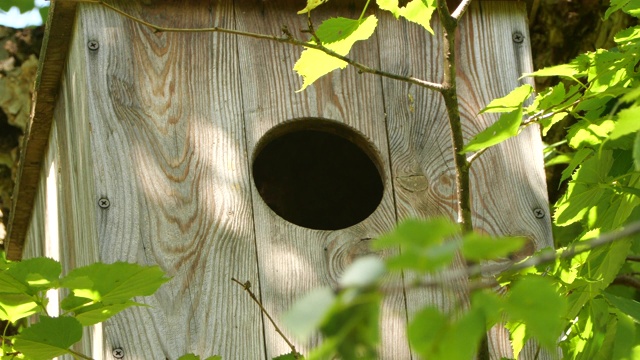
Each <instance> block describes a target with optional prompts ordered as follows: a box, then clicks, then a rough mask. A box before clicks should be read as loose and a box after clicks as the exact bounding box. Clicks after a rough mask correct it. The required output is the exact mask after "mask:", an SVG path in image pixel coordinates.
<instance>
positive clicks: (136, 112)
mask: <svg viewBox="0 0 640 360" xmlns="http://www.w3.org/2000/svg"><path fill="white" fill-rule="evenodd" d="M233 3H234V2H232V1H231V0H225V1H220V2H215V3H210V2H206V1H202V2H184V1H177V0H176V1H168V0H167V1H162V2H160V3H159V2H154V4H153V5H144V4H143V3H135V2H129V1H125V0H122V1H119V2H117V3H116V4H115V5H116V6H118V7H120V8H122V9H123V10H125V11H127V12H128V13H131V14H132V15H134V16H139V17H141V18H144V19H145V20H147V21H149V22H152V23H155V24H158V25H162V26H169V27H190V28H199V27H200V28H202V27H213V26H220V27H228V28H237V29H239V30H246V31H254V32H259V33H267V34H274V35H278V34H280V33H281V27H282V25H287V26H288V28H289V29H291V30H292V31H294V32H296V31H298V30H299V29H304V28H306V26H307V25H306V18H305V17H303V16H297V15H295V11H296V10H299V8H300V4H299V2H298V1H293V0H287V1H278V2H277V4H275V2H264V1H259V0H253V1H247V2H241V3H239V2H235V7H234V4H233ZM186 4H189V6H186ZM341 5H343V6H342V7H341V8H340V10H339V13H340V15H342V16H350V17H357V16H358V15H359V11H360V10H359V9H360V8H359V7H358V6H355V7H354V6H351V5H352V3H351V2H344V3H341ZM78 8H79V16H78V20H77V22H76V29H77V32H76V34H75V35H74V39H73V42H72V45H71V52H70V55H69V62H68V64H69V65H68V67H67V71H66V72H65V74H64V80H63V82H62V92H61V96H60V98H59V101H58V104H57V108H56V112H55V114H56V115H55V117H56V120H55V121H56V128H55V130H54V131H53V132H52V135H51V136H52V139H53V138H54V137H55V140H52V141H51V142H50V144H49V147H50V150H49V151H50V152H51V155H48V156H49V157H50V159H49V158H48V159H49V160H47V161H48V162H47V163H49V162H50V161H53V162H57V164H58V165H57V166H58V168H59V171H58V173H59V174H58V179H57V184H58V185H57V188H58V192H59V193H58V199H57V203H58V212H59V214H60V218H61V219H62V220H61V221H60V223H59V234H60V238H61V239H63V241H62V244H61V250H60V252H61V254H62V257H63V258H64V259H66V260H65V261H66V262H65V265H64V266H65V269H69V268H72V267H75V266H80V265H84V264H86V263H88V262H91V261H95V259H96V258H97V259H99V260H100V261H104V262H113V261H131V262H139V263H143V264H159V265H160V266H161V267H162V268H163V269H164V270H165V271H166V272H167V273H168V274H169V275H170V276H173V279H172V280H171V282H169V283H167V284H166V285H164V286H163V287H162V288H161V290H160V291H159V292H158V293H156V294H155V295H154V296H152V297H148V298H145V299H139V300H140V301H143V302H145V303H147V304H149V305H151V306H152V307H151V308H136V309H130V310H127V311H125V312H123V313H121V314H120V315H118V316H116V317H115V318H114V319H113V320H111V321H109V322H107V323H106V324H105V326H104V344H100V341H97V342H96V341H94V342H93V344H91V343H90V342H86V343H85V344H83V345H81V346H80V347H79V350H84V351H83V352H84V353H89V352H93V353H95V352H96V351H98V354H101V355H103V356H104V358H111V350H112V348H114V347H121V348H123V349H124V351H125V356H127V358H134V359H136V358H140V359H142V358H145V359H146V358H165V357H166V358H170V359H173V358H177V357H178V356H180V355H182V354H185V353H188V352H194V353H196V354H200V355H205V356H208V355H213V354H220V355H223V357H224V358H227V359H254V358H270V357H272V356H276V355H279V354H281V353H284V352H287V351H289V349H288V348H287V347H286V345H285V344H284V342H283V341H282V339H281V338H280V337H279V336H278V335H277V334H276V333H275V331H274V330H273V328H272V327H271V325H270V324H268V323H267V322H264V324H263V319H262V316H261V314H260V312H259V310H258V308H257V306H256V305H255V304H253V303H252V302H251V301H250V299H249V298H248V296H247V295H246V294H245V293H244V292H243V291H242V289H241V288H240V287H238V286H237V285H235V284H234V283H232V282H231V281H230V278H231V277H232V276H233V277H236V278H238V279H240V280H241V281H245V280H249V281H251V283H252V284H253V287H252V288H253V290H254V291H255V292H256V294H258V295H259V296H260V297H261V300H262V302H263V303H264V306H265V308H266V309H267V310H268V311H269V312H270V313H271V314H272V315H273V316H274V317H275V318H276V319H277V318H278V317H279V315H281V314H282V313H283V312H284V311H285V310H287V309H288V308H290V306H291V305H292V304H293V302H294V301H295V300H296V299H297V298H299V297H300V296H302V295H304V294H305V293H306V292H307V291H308V290H311V289H312V288H315V287H318V286H322V285H328V286H333V287H335V286H336V281H337V279H338V277H339V276H340V274H341V272H342V271H343V270H344V268H345V267H347V266H348V265H349V264H350V263H351V262H352V261H353V260H355V259H356V258H357V257H359V256H361V255H365V254H369V253H370V252H371V251H370V249H369V248H368V245H367V243H368V239H370V238H374V237H376V236H377V235H379V234H381V233H382V232H384V231H387V230H389V229H391V228H392V227H393V225H394V224H395V223H396V222H397V220H398V218H399V219H402V218H406V217H412V216H413V217H416V216H417V217H433V216H440V215H444V216H450V217H453V215H454V214H455V182H454V176H453V171H454V169H453V154H452V153H451V140H450V132H449V130H448V125H447V122H446V112H445V109H444V105H443V103H442V101H441V100H440V97H439V95H438V94H435V93H432V92H428V91H425V90H423V89H418V88H416V87H415V86H409V85H406V84H404V83H400V82H396V81H393V80H388V79H381V78H378V77H375V76H372V75H359V74H357V72H356V71H354V70H353V69H347V70H346V71H341V72H334V73H332V74H330V75H329V76H327V77H325V78H323V79H320V80H319V81H318V82H317V83H316V84H315V85H313V86H312V87H310V88H308V89H307V90H305V91H304V92H302V93H295V92H294V91H295V90H297V89H298V88H299V87H300V85H301V79H300V78H299V77H298V76H297V75H296V74H295V73H294V72H292V70H291V69H292V67H293V64H294V62H295V61H296V59H297V57H298V55H299V52H300V50H299V49H294V48H292V47H290V46H289V45H283V44H278V43H274V42H266V41H264V40H256V39H251V38H243V37H235V36H230V35H225V34H216V33H154V32H153V31H151V30H150V29H148V28H145V27H144V26H141V25H138V24H135V23H133V22H132V21H131V20H128V19H125V18H124V17H122V16H120V15H118V14H116V13H114V12H112V11H110V10H107V9H105V8H103V7H100V6H98V5H95V4H80V5H78ZM371 11H373V10H371ZM337 14H338V10H336V9H335V8H333V10H332V8H331V7H326V6H325V7H324V8H322V7H321V8H319V9H318V10H317V11H314V19H316V18H317V20H320V19H324V18H326V17H328V16H335V15H337ZM377 15H378V17H379V19H380V20H379V27H380V28H379V29H378V31H377V34H381V36H380V37H378V35H374V38H373V39H371V40H370V41H368V42H363V43H359V44H357V45H356V47H355V48H354V50H353V51H352V53H351V56H353V57H354V58H355V59H357V60H359V61H361V62H363V63H366V64H368V65H371V66H372V67H380V68H382V69H384V70H388V71H392V72H395V73H400V74H403V75H412V76H416V77H422V78H424V79H427V80H432V81H439V80H440V79H441V76H442V69H441V62H442V51H441V47H440V45H438V42H437V41H436V39H437V38H434V37H431V36H430V35H428V34H426V33H425V32H424V30H422V29H420V28H418V27H417V26H413V25H411V24H408V23H407V22H405V21H396V20H395V19H393V18H392V17H390V16H387V14H386V13H384V14H383V13H379V14H377ZM494 16H495V18H494ZM465 18H466V20H465V22H464V24H463V25H462V27H461V29H460V35H459V37H460V46H459V49H458V51H459V54H460V55H459V64H458V69H459V81H460V82H459V86H460V90H459V91H460V99H461V111H462V115H463V117H464V119H465V122H466V123H465V136H466V137H467V138H470V137H471V136H473V135H474V134H476V133H477V132H479V131H480V130H482V129H484V128H485V127H486V126H488V125H489V124H490V123H491V122H492V121H495V119H496V118H495V117H493V116H482V117H476V114H477V113H478V111H479V110H480V109H481V108H482V107H484V105H486V103H488V102H489V101H490V100H491V99H492V98H495V97H498V96H502V95H504V94H506V93H507V92H509V91H510V90H511V89H513V88H514V87H516V86H517V85H518V80H517V78H518V76H519V73H520V72H523V71H528V70H529V69H530V65H529V54H528V51H529V48H528V45H526V44H527V42H526V39H525V43H523V44H513V43H512V40H511V38H512V33H513V31H516V30H518V31H521V32H522V33H523V34H525V36H526V27H525V24H524V21H525V16H524V14H523V7H519V6H517V4H513V3H512V4H508V3H503V2H496V3H491V2H482V3H481V4H476V5H474V7H472V8H471V9H470V11H469V13H468V14H467V16H465ZM434 28H436V29H437V26H434ZM90 40H95V41H97V42H98V43H99V49H98V50H96V51H92V50H89V49H88V48H87V43H88V41H90ZM497 44H499V45H497ZM385 49H386V50H389V49H392V50H391V51H385ZM507 69H508V71H507ZM308 117H317V118H326V119H331V120H335V121H338V122H341V123H343V124H346V125H348V126H350V127H352V128H354V129H356V130H357V131H358V132H360V133H362V134H363V135H364V136H365V137H366V138H367V139H368V140H369V141H370V142H371V144H372V146H373V147H374V148H375V149H376V150H377V152H378V157H379V159H380V160H381V171H382V172H383V177H384V182H385V191H384V195H383V200H382V203H381V204H380V206H379V207H378V209H377V210H376V211H375V212H374V213H373V214H372V215H371V216H370V217H369V218H368V219H366V220H365V221H363V222H362V223H360V224H357V225H354V226H352V227H349V228H346V229H343V230H337V231H320V230H311V229H306V228H302V227H299V226H296V225H293V224H291V223H289V222H287V221H285V220H284V219H282V218H280V217H279V216H277V215H276V214H275V213H274V212H273V211H271V210H270V209H269V207H268V206H267V205H266V204H265V203H264V201H263V200H262V199H261V197H260V195H259V194H258V192H257V190H256V188H255V186H254V184H253V181H252V179H251V168H250V164H251V157H252V156H253V152H254V150H255V148H256V145H257V144H258V142H259V141H260V139H261V137H262V136H263V135H264V134H265V133H266V132H267V131H268V130H270V129H271V128H272V127H274V126H276V125H278V124H281V123H283V122H285V121H288V120H292V119H301V118H308ZM53 154H55V156H54V155H53ZM541 156H542V155H541V143H540V139H539V136H538V135H537V131H536V129H535V128H533V127H530V128H529V129H528V130H526V131H525V132H523V134H521V135H520V136H519V137H518V138H517V139H516V140H513V141H509V142H507V143H505V144H504V145H500V146H498V147H496V148H495V149H492V150H490V151H488V152H487V153H486V154H485V155H484V156H483V157H482V158H481V160H478V161H477V162H476V163H474V169H473V189H472V193H473V206H474V210H475V217H474V219H475V221H476V224H477V228H479V229H480V230H481V231H485V232H487V233H490V234H496V235H503V234H508V235H525V236H527V237H528V238H529V239H531V241H532V246H531V249H530V250H533V249H534V248H535V249H539V248H542V247H545V246H549V245H551V235H550V234H551V233H550V225H549V218H548V216H546V217H545V218H544V219H540V220H539V219H536V218H535V217H534V215H533V209H535V208H538V207H540V208H543V209H546V208H547V206H546V198H545V196H546V195H545V194H546V190H545V184H544V177H543V168H542V159H541ZM43 171H44V170H43ZM44 175H46V174H44V173H42V176H43V177H44ZM42 181H44V180H41V182H42ZM43 186H44V185H41V187H43ZM41 192H45V193H46V191H45V190H41ZM38 196H39V197H40V198H42V200H38V205H37V206H36V208H35V210H34V216H33V219H34V220H33V221H32V224H31V227H32V229H31V230H30V233H32V234H33V235H30V239H38V238H39V237H40V238H41V236H42V234H43V232H44V230H43V229H44V228H43V227H44V225H43V224H44V223H43V221H44V211H46V206H47V204H46V201H45V200H44V197H43V196H46V195H38ZM103 197H104V198H108V199H109V200H110V204H111V206H110V207H109V208H108V209H100V208H98V206H97V201H98V199H100V198H103ZM29 246H30V247H33V249H34V250H29V253H28V254H29V255H38V254H42V252H37V251H36V249H37V248H38V247H39V246H41V245H37V244H36V243H35V241H34V244H33V245H29ZM26 254H27V253H25V255H26ZM74 261H75V263H74ZM455 266H456V267H457V268H464V266H465V265H464V264H463V263H462V262H461V261H460V262H458V263H457V264H456V265H455ZM465 286H466V284H465V282H464V281H457V282H451V283H448V284H446V286H445V287H444V288H443V289H442V290H434V289H430V290H429V291H426V290H425V291H412V292H409V293H408V298H407V300H406V301H405V299H404V296H403V294H397V295H395V296H390V297H389V298H388V299H387V300H386V302H385V306H384V310H383V316H382V318H383V320H382V324H381V327H382V329H383V346H382V348H381V358H387V359H409V358H410V353H409V348H408V344H407V341H406V338H405V336H404V331H405V330H404V328H405V325H406V323H405V322H406V315H405V314H406V311H407V310H406V309H405V304H406V303H408V304H409V309H408V311H409V313H410V314H411V313H414V312H415V311H416V309H417V308H418V307H419V306H420V305H423V304H427V303H428V304H434V305H437V306H440V307H441V308H444V309H452V308H454V307H456V306H464V304H466V303H467V301H468V300H467V291H466V288H465ZM504 335H505V334H504V333H501V332H500V330H499V329H496V333H495V334H494V336H492V342H491V344H492V346H494V353H493V355H494V357H497V358H499V357H500V356H502V355H505V356H507V355H509V354H510V346H509V344H508V343H507V342H506V340H508V338H505V336H504ZM97 338H99V336H97ZM98 340H99V339H98ZM318 340H319V339H318V338H315V339H313V341H312V344H313V343H314V342H317V341H318ZM312 344H303V345H302V346H299V349H300V350H302V351H304V350H305V349H308V347H309V346H310V345H312ZM101 345H104V346H103V347H101ZM99 351H102V353H99ZM525 351H530V352H529V353H528V354H533V353H534V352H535V348H533V347H531V348H530V349H529V350H525ZM96 357H100V356H96Z"/></svg>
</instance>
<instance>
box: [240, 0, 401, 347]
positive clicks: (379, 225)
mask: <svg viewBox="0 0 640 360" xmlns="http://www.w3.org/2000/svg"><path fill="white" fill-rule="evenodd" d="M342 4H343V5H345V8H346V9H344V10H343V11H340V12H338V11H337V10H335V9H334V8H331V7H325V8H324V9H323V8H322V7H320V8H318V9H316V10H315V11H314V13H313V16H314V21H315V22H316V24H319V19H326V18H327V17H329V16H337V15H338V14H340V15H341V16H346V17H351V18H354V17H355V18H357V17H358V16H359V14H360V13H359V12H360V11H361V9H362V7H360V6H353V2H350V1H349V2H343V3H342ZM299 7H300V2H298V1H289V2H286V3H285V2H279V3H278V5H277V6H276V5H274V4H273V3H269V2H263V1H258V0H254V1H247V2H242V5H240V4H238V3H236V16H237V18H236V23H237V27H238V29H239V30H243V31H251V32H257V33H266V34H274V35H278V34H280V33H281V27H282V26H283V25H285V26H287V27H288V28H289V29H290V31H292V32H293V33H295V34H298V33H299V31H300V29H306V28H307V24H306V18H305V17H304V16H298V15H296V12H295V10H298V8H299ZM238 44H239V46H238V50H239V53H240V56H239V58H240V69H241V72H242V80H243V101H244V109H245V113H244V115H245V127H246V133H247V144H248V151H249V153H250V154H253V152H254V150H255V149H256V145H257V144H258V142H259V141H260V139H261V137H262V136H263V135H264V134H265V133H266V132H267V131H268V130H269V129H271V128H273V127H275V126H276V125H278V124H282V123H283V122H286V121H291V120H295V119H303V118H325V119H331V120H335V121H339V122H341V123H343V124H347V125H348V126H350V127H352V128H354V129H356V130H357V131H359V132H360V133H362V134H364V135H365V136H366V138H368V140H369V141H370V142H371V143H372V144H373V146H374V147H375V148H376V149H377V153H378V156H379V157H380V159H382V166H381V169H382V171H383V173H384V177H385V191H384V195H383V199H382V202H381V204H380V205H379V207H378V208H377V210H376V211H375V212H374V213H373V214H372V215H371V216H370V217H369V218H367V219H366V220H364V221H363V222H361V223H359V224H357V225H354V226H351V227H348V228H346V229H341V230H335V231H326V230H312V229H308V228H305V227H301V226H297V225H294V224H293V223H290V222H288V221H286V220H284V219H283V218H281V217H279V216H278V215H276V214H275V213H274V212H273V211H272V210H271V209H270V208H269V207H268V206H267V205H266V204H265V202H264V201H263V200H262V198H261V197H260V195H259V194H258V192H257V189H256V188H255V187H252V194H253V195H252V196H253V208H254V217H255V226H256V237H257V239H256V241H257V246H258V259H259V266H260V285H261V289H260V290H261V299H262V302H263V304H264V306H265V308H266V309H267V310H268V311H269V313H270V314H271V315H272V316H274V318H278V317H279V316H280V315H281V314H282V313H283V312H284V311H286V310H288V309H289V308H290V307H291V306H292V304H293V303H294V302H295V301H296V300H297V299H298V298H300V297H301V296H303V295H304V294H305V293H307V292H308V291H309V290H311V289H314V288H317V287H320V286H330V287H333V288H336V287H337V279H338V277H339V276H340V274H341V273H342V271H343V270H344V269H345V268H346V267H347V266H348V265H349V264H350V263H351V262H352V261H353V260H355V259H356V258H358V257H359V256H362V255H366V254H369V253H370V252H371V250H370V249H369V248H368V246H367V244H366V243H367V241H368V239H371V238H375V237H376V236H378V235H379V234H381V233H383V232H385V231H387V230H389V229H391V228H392V227H393V225H394V224H395V220H396V219H395V211H394V204H393V198H392V192H391V187H390V186H389V185H390V183H389V180H388V179H389V178H390V176H389V175H390V174H389V162H388V153H387V138H386V129H385V119H384V108H383V107H382V92H381V87H380V80H379V78H377V77H375V76H368V75H362V76H361V75H358V74H357V72H356V71H354V70H353V69H349V70H346V71H341V72H338V71H337V72H333V73H331V74H330V75H328V76H327V77H325V78H322V79H320V80H319V81H318V82H316V83H315V84H314V85H313V86H311V87H309V88H307V89H306V90H305V91H303V92H300V93H295V91H296V90H297V89H299V88H300V86H301V84H302V81H301V78H300V77H299V76H298V75H297V74H295V73H294V72H293V71H292V68H293V65H294V63H295V61H296V60H297V58H298V56H299V53H300V50H295V49H292V48H291V47H290V46H289V45H281V44H276V43H271V42H265V41H261V40H255V39H250V38H241V37H239V38H238ZM352 55H353V57H354V58H357V59H359V60H361V61H363V62H365V63H368V64H371V65H373V66H377V65H378V47H377V46H376V40H375V38H374V39H372V40H370V41H368V42H367V43H366V44H357V45H356V47H355V48H354V50H353V52H352ZM254 156H255V154H254ZM310 206H313V204H311V205H310ZM397 280H399V279H397ZM404 307H405V306H404V298H403V296H402V294H397V295H394V296H390V297H389V298H388V299H386V302H385V305H384V308H383V315H382V318H383V319H382V324H381V329H382V330H383V339H382V346H381V353H380V358H382V359H407V358H409V356H410V355H409V351H408V345H407V341H406V337H405V335H404V331H405V329H404V327H405V316H406V315H405V309H404ZM285 333H288V332H285ZM265 336H266V347H267V357H268V358H271V357H273V356H277V355H280V354H282V353H284V352H287V351H288V348H287V346H286V344H285V343H284V341H283V340H282V339H281V338H280V337H279V336H278V335H277V334H276V333H275V332H274V331H273V330H272V329H271V328H270V326H269V325H265ZM317 343H318V338H317V337H316V338H314V339H313V340H312V341H311V343H309V344H304V345H303V346H300V349H299V350H300V351H302V352H303V353H304V352H305V351H306V349H308V348H309V347H310V346H312V345H314V344H317Z"/></svg>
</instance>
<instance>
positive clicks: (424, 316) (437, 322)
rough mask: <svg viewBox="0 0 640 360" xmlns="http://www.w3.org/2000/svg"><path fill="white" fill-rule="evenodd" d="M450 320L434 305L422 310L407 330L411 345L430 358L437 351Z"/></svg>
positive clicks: (423, 355) (424, 356)
mask: <svg viewBox="0 0 640 360" xmlns="http://www.w3.org/2000/svg"><path fill="white" fill-rule="evenodd" d="M448 322H449V319H448V318H447V317H446V316H445V315H444V314H443V313H442V312H440V310H438V309H436V308H434V307H426V308H424V309H422V310H420V311H419V312H418V313H417V314H416V315H415V316H414V317H413V320H412V321H411V323H409V328H408V330H407V332H408V336H409V343H410V344H411V347H412V348H413V349H414V350H415V351H416V352H417V353H418V354H420V355H421V356H422V357H423V358H428V356H429V355H431V354H432V353H434V352H436V350H437V347H438V346H439V344H440V338H441V336H442V334H443V333H444V332H445V331H446V329H447V324H448ZM434 348H435V349H434Z"/></svg>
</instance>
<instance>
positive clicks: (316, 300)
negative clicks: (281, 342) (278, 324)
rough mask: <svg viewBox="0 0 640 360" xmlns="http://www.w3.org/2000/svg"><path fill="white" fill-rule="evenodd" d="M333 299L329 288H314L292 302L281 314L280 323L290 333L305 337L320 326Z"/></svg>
mask: <svg viewBox="0 0 640 360" xmlns="http://www.w3.org/2000/svg"><path fill="white" fill-rule="evenodd" d="M335 301H336V296H335V294H334V293H333V290H331V288H329V287H322V288H319V289H315V290H313V291H311V292H309V293H308V294H307V295H305V296H304V297H303V298H302V299H300V300H298V301H296V303H295V304H293V306H292V307H291V309H290V310H289V311H287V312H286V313H285V314H284V315H283V316H282V323H283V324H284V325H285V326H286V327H287V329H289V330H290V331H291V333H292V334H294V335H295V336H297V337H298V338H300V339H305V338H307V337H308V336H309V335H311V333H312V332H313V331H314V330H316V329H318V327H320V324H321V323H322V321H323V320H324V319H325V318H326V316H327V314H328V313H329V311H330V309H331V307H332V306H333V305H334V303H335Z"/></svg>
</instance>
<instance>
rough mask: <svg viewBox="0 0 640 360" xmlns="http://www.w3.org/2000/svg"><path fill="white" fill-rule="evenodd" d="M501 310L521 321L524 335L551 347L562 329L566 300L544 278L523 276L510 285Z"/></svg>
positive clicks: (514, 319)
mask: <svg viewBox="0 0 640 360" xmlns="http://www.w3.org/2000/svg"><path fill="white" fill-rule="evenodd" d="M505 310H506V313H507V314H508V316H509V318H510V319H511V321H522V322H523V323H524V324H525V326H526V332H527V334H528V335H530V336H533V337H535V338H536V339H537V340H538V341H539V342H540V344H541V345H543V346H545V347H547V348H549V349H552V348H554V347H555V344H556V342H557V340H558V338H559V337H560V335H561V334H562V330H563V328H564V324H565V321H566V319H565V318H564V317H565V316H566V311H567V300H566V299H565V298H564V297H563V296H560V294H558V292H557V291H556V288H555V286H554V285H553V283H552V282H551V281H550V280H548V279H547V278H544V277H541V276H526V277H523V278H522V279H520V280H519V281H517V282H516V284H515V285H514V286H513V287H512V288H511V291H510V293H509V295H508V297H507V300H506V304H505Z"/></svg>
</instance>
